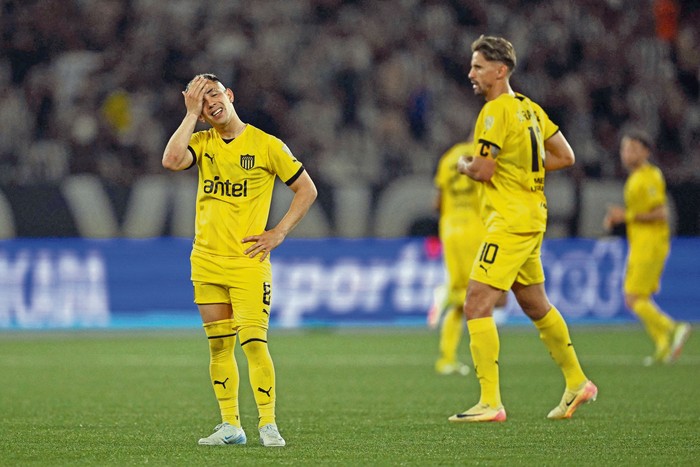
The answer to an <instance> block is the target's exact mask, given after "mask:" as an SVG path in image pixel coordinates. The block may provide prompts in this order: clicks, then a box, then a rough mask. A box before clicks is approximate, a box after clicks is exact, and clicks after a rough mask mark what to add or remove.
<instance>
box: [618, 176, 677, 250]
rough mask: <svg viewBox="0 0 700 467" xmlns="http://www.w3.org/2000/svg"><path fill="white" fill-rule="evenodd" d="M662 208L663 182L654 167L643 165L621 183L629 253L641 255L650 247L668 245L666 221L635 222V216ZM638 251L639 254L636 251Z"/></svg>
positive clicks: (664, 195) (668, 234)
mask: <svg viewBox="0 0 700 467" xmlns="http://www.w3.org/2000/svg"><path fill="white" fill-rule="evenodd" d="M665 204H666V181H665V180H664V176H663V174H662V173H661V170H659V168H658V167H656V166H654V165H652V164H644V165H643V166H642V167H640V168H638V169H637V170H635V171H634V172H632V173H631V174H630V176H629V177H628V178H627V181H626V182H625V207H626V216H627V238H628V240H629V243H630V249H631V250H632V253H635V252H636V253H640V254H643V250H645V249H650V248H651V246H652V245H654V244H663V243H668V242H669V236H670V232H669V227H668V222H666V221H657V222H635V221H633V219H634V217H635V216H636V215H637V214H641V213H646V212H649V211H651V210H652V209H654V208H656V207H658V206H663V205H665ZM637 250H639V251H637Z"/></svg>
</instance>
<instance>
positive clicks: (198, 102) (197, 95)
mask: <svg viewBox="0 0 700 467" xmlns="http://www.w3.org/2000/svg"><path fill="white" fill-rule="evenodd" d="M206 85H207V79H206V78H205V77H203V76H198V77H197V78H195V79H194V80H192V82H191V83H190V85H189V87H188V88H187V89H186V90H185V91H182V95H183V96H184V97H185V108H186V109H187V113H188V114H193V115H196V116H197V117H198V118H199V117H200V116H201V115H202V109H203V108H204V90H205V88H206Z"/></svg>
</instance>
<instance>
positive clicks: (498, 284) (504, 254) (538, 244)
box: [470, 231, 544, 290]
mask: <svg viewBox="0 0 700 467" xmlns="http://www.w3.org/2000/svg"><path fill="white" fill-rule="evenodd" d="M543 237H544V232H528V233H510V232H505V231H492V232H487V233H486V236H485V237H484V240H483V241H482V242H481V245H480V247H479V251H478V253H477V256H476V258H475V259H474V264H473V266H472V271H471V276H470V279H472V280H475V281H478V282H482V283H484V284H488V285H490V286H492V287H495V288H497V289H500V290H510V288H511V287H512V286H513V283H514V282H519V283H521V284H523V285H533V284H540V283H542V282H544V269H543V268H542V259H541V258H540V256H541V250H542V238H543Z"/></svg>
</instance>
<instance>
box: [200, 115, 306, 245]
mask: <svg viewBox="0 0 700 467" xmlns="http://www.w3.org/2000/svg"><path fill="white" fill-rule="evenodd" d="M188 149H189V150H190V152H191V153H192V154H193V155H194V157H195V162H196V164H197V167H198V169H199V185H198V187H197V214H196V219H195V237H194V245H193V248H194V249H196V250H200V251H203V252H205V253H209V254H214V255H219V256H226V257H242V256H245V255H244V253H243V252H244V250H245V249H246V248H248V246H250V245H249V244H243V243H241V240H242V239H243V238H244V237H246V236H249V235H259V234H261V233H262V232H264V231H265V227H266V225H267V218H268V215H269V212H270V203H271V201H272V190H273V187H274V182H275V176H278V177H279V178H280V179H281V180H282V181H283V182H285V183H286V184H287V185H290V184H292V183H293V182H294V181H295V180H296V179H297V178H298V177H299V175H300V174H301V173H302V172H303V170H304V167H303V166H302V165H301V162H299V161H298V160H297V159H296V158H295V157H294V156H293V155H292V153H291V151H290V150H289V148H287V146H286V145H285V144H284V143H283V142H282V141H280V140H279V139H278V138H275V137H274V136H272V135H269V134H267V133H265V132H264V131H262V130H259V129H258V128H255V127H254V126H252V125H246V128H245V130H243V133H241V134H240V135H239V136H238V137H237V138H235V139H233V140H230V141H225V140H223V139H222V138H221V136H220V135H219V133H218V132H217V131H216V130H214V129H213V128H210V129H209V130H205V131H199V132H197V133H194V134H193V135H192V138H191V139H190V144H189V148H188Z"/></svg>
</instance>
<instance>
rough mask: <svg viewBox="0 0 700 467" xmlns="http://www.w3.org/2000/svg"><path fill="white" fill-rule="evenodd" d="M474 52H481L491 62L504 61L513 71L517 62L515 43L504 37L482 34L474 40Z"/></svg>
mask: <svg viewBox="0 0 700 467" xmlns="http://www.w3.org/2000/svg"><path fill="white" fill-rule="evenodd" d="M472 52H481V54H482V55H483V56H484V57H485V58H486V60H488V61H490V62H494V61H496V62H502V63H503V64H504V65H505V66H507V67H508V71H510V72H511V73H512V72H513V70H514V69H515V64H516V63H517V59H516V57H515V48H514V47H513V44H511V43H510V42H509V41H508V40H506V39H504V38H502V37H496V36H484V35H483V34H482V35H481V36H479V38H478V39H477V40H475V41H474V42H472Z"/></svg>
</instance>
